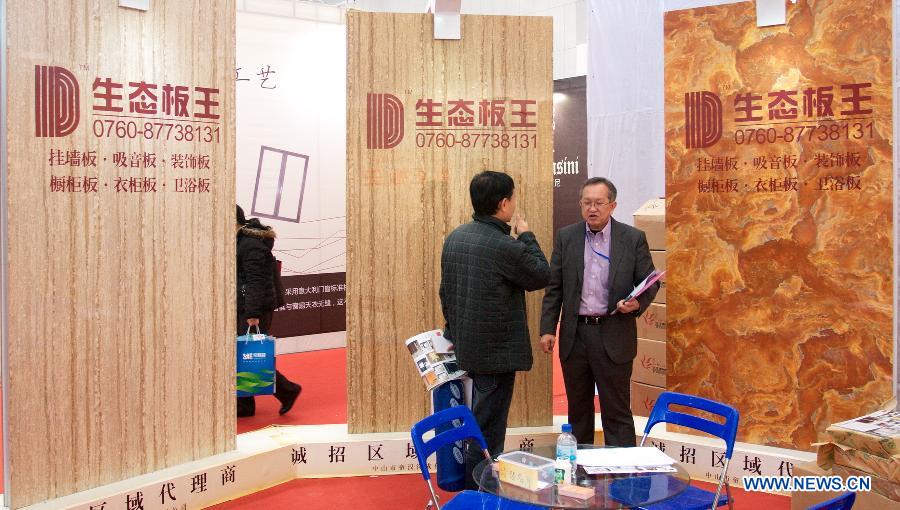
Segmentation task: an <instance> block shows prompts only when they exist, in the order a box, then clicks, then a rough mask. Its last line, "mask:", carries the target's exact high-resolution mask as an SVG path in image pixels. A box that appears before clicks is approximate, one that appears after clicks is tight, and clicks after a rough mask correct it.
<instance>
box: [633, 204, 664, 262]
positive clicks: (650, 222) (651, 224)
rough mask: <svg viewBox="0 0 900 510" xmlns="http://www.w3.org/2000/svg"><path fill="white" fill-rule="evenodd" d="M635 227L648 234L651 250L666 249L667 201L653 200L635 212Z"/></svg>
mask: <svg viewBox="0 0 900 510" xmlns="http://www.w3.org/2000/svg"><path fill="white" fill-rule="evenodd" d="M634 227H635V228H637V229H639V230H643V231H644V233H645V234H647V244H649V245H650V249H651V250H665V249H666V200H665V199H664V198H653V199H650V200H648V201H647V202H646V203H645V204H644V205H642V206H641V207H640V209H638V210H637V211H635V212H634Z"/></svg>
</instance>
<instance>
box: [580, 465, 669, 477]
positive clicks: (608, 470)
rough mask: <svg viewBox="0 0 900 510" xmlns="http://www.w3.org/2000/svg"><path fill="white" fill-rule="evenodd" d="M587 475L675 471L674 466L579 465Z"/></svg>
mask: <svg viewBox="0 0 900 510" xmlns="http://www.w3.org/2000/svg"><path fill="white" fill-rule="evenodd" d="M581 467H582V468H584V472H585V473H587V474H589V475H612V474H619V473H676V472H677V471H678V470H677V469H675V466H609V467H597V466H581Z"/></svg>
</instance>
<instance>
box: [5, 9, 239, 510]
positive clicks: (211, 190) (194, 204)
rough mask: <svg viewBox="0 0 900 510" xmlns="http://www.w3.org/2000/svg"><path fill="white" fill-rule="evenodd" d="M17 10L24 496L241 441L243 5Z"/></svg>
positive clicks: (12, 188)
mask: <svg viewBox="0 0 900 510" xmlns="http://www.w3.org/2000/svg"><path fill="white" fill-rule="evenodd" d="M6 9H7V19H8V20H9V23H8V24H7V26H6V31H7V32H6V33H7V41H8V56H9V61H8V83H7V86H8V89H7V93H8V105H9V110H8V118H7V128H8V138H7V141H8V151H9V152H8V194H7V203H8V208H9V217H8V234H9V251H8V256H9V266H8V282H7V285H8V317H7V318H8V324H9V337H8V364H9V369H8V373H7V374H4V375H5V376H8V380H7V381H6V384H7V386H6V387H5V388H3V390H4V392H5V393H7V397H8V409H7V410H6V413H7V414H8V419H9V429H8V437H7V438H6V439H7V442H8V447H9V465H8V466H7V470H6V471H7V472H8V473H9V485H8V486H7V487H5V489H6V491H5V492H6V494H7V497H8V499H7V501H8V502H9V503H10V504H11V505H12V507H13V508H19V507H22V506H25V505H29V504H32V503H35V502H39V501H42V500H46V499H50V498H55V497H60V496H64V495H67V494H70V493H74V492H78V491H82V490H85V489H89V488H92V487H95V486H99V485H103V484H107V483H111V482H115V481H118V480H121V479H125V478H129V477H132V476H135V475H139V474H142V473H146V472H150V471H155V470H158V469H161V468H165V467H168V466H172V465H175V464H180V463H183V462H187V461H191V460H194V459H199V458H202V457H206V456H209V455H212V454H217V453H220V452H224V451H226V450H230V449H233V447H234V443H235V432H234V431H235V409H234V402H235V400H234V366H235V364H234V363H235V360H234V329H235V327H234V320H235V311H234V298H235V290H234V277H235V276H234V271H235V269H234V262H233V261H234V245H235V242H234V238H235V229H234V225H235V220H234V196H235V194H234V175H235V169H234V68H235V66H234V46H235V41H234V22H235V20H234V18H235V5H234V2H233V1H231V0H227V1H222V2H207V1H202V0H193V1H185V0H154V1H153V2H151V3H150V10H149V11H148V12H141V11H136V10H131V9H123V8H119V7H118V2H117V1H116V0H81V1H70V0H46V1H43V2H33V1H30V0H10V1H8V2H7V6H6ZM178 490H187V489H185V488H178V489H176V491H175V492H174V493H173V494H174V495H175V496H176V497H177V491H178ZM151 497H152V498H156V499H159V498H160V494H159V493H157V494H152V495H151V494H143V498H144V499H149V498H151ZM123 504H124V503H123Z"/></svg>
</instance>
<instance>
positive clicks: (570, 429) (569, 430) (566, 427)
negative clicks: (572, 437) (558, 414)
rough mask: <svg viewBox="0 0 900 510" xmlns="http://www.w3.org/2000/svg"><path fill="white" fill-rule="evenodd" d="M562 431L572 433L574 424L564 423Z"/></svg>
mask: <svg viewBox="0 0 900 510" xmlns="http://www.w3.org/2000/svg"><path fill="white" fill-rule="evenodd" d="M562 431H563V432H568V433H570V434H571V433H572V425H569V424H568V423H563V426H562Z"/></svg>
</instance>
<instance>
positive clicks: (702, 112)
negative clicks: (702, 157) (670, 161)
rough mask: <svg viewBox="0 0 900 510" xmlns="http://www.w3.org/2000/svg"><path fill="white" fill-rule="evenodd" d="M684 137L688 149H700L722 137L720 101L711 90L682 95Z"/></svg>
mask: <svg viewBox="0 0 900 510" xmlns="http://www.w3.org/2000/svg"><path fill="white" fill-rule="evenodd" d="M684 138H685V144H686V145H687V148H688V149H701V148H703V147H709V146H710V145H712V144H714V143H716V142H718V141H719V138H722V101H721V100H720V99H719V96H717V95H715V94H713V93H712V92H707V91H703V92H688V93H686V94H685V95H684Z"/></svg>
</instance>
